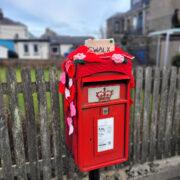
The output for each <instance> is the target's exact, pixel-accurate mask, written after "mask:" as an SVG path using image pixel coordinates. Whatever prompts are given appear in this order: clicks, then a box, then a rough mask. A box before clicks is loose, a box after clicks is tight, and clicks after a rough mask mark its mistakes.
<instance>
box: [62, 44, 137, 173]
mask: <svg viewBox="0 0 180 180" xmlns="http://www.w3.org/2000/svg"><path fill="white" fill-rule="evenodd" d="M132 59H133V57H132V56H131V55H129V54H128V53H126V52H124V51H123V50H122V49H120V48H118V47H116V48H115V50H114V51H112V52H108V53H104V54H98V55H97V54H95V53H94V52H92V51H91V50H90V49H89V48H88V47H86V46H81V47H79V48H78V49H77V50H75V51H74V52H72V53H71V54H70V55H69V56H68V57H67V60H66V61H65V63H64V64H63V70H64V72H65V73H64V74H62V76H61V82H60V86H59V91H60V92H61V93H64V94H65V98H64V105H65V107H64V113H65V122H66V144H67V147H68V149H69V150H70V151H71V152H72V155H73V158H74V161H75V163H76V164H77V166H78V167H79V169H80V170H81V171H90V170H94V169H98V168H102V167H105V166H109V165H113V164H118V163H122V162H124V161H127V159H128V139H129V111H130V104H131V99H130V90H131V88H132V87H133V85H134V79H133V75H132V62H131V60H132Z"/></svg>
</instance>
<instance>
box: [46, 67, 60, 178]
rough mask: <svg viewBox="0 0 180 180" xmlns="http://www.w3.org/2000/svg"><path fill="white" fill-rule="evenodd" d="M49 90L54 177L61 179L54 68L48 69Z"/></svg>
mask: <svg viewBox="0 0 180 180" xmlns="http://www.w3.org/2000/svg"><path fill="white" fill-rule="evenodd" d="M49 74H50V91H51V111H52V129H53V143H54V158H55V173H56V179H58V180H60V179H62V175H63V164H62V148H63V147H62V134H61V127H60V112H59V96H58V81H57V74H56V69H55V68H51V69H50V73H49Z"/></svg>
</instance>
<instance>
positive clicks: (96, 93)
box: [88, 85, 120, 103]
mask: <svg viewBox="0 0 180 180" xmlns="http://www.w3.org/2000/svg"><path fill="white" fill-rule="evenodd" d="M119 98H120V85H112V86H102V87H93V88H89V89H88V102H89V103H93V102H107V101H110V100H115V99H119Z"/></svg>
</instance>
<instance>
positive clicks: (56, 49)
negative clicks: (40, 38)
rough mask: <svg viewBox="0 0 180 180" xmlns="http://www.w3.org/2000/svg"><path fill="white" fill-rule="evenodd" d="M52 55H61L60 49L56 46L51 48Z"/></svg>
mask: <svg viewBox="0 0 180 180" xmlns="http://www.w3.org/2000/svg"><path fill="white" fill-rule="evenodd" d="M51 52H52V55H55V56H57V55H59V48H58V47H57V46H54V47H52V48H51Z"/></svg>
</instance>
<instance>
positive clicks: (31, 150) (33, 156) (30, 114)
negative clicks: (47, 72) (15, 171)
mask: <svg viewBox="0 0 180 180" xmlns="http://www.w3.org/2000/svg"><path fill="white" fill-rule="evenodd" d="M22 81H23V89H24V91H23V94H24V101H25V111H26V112H25V114H26V121H27V122H26V124H27V125H26V131H27V144H28V160H29V162H30V177H31V179H32V180H38V179H40V173H39V171H38V167H37V161H38V146H37V137H36V136H37V132H36V124H35V114H34V106H33V97H32V88H31V74H30V69H29V68H26V69H25V68H23V69H22Z"/></svg>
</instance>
